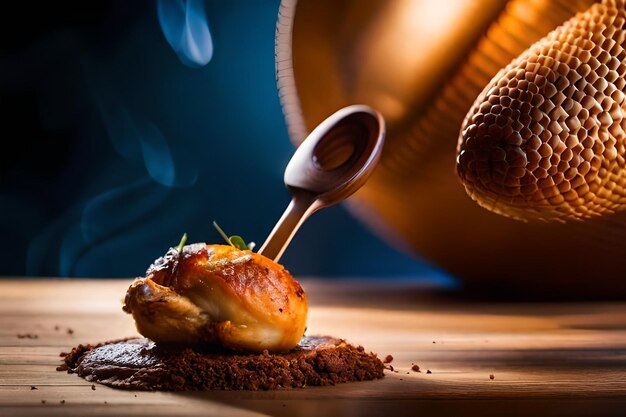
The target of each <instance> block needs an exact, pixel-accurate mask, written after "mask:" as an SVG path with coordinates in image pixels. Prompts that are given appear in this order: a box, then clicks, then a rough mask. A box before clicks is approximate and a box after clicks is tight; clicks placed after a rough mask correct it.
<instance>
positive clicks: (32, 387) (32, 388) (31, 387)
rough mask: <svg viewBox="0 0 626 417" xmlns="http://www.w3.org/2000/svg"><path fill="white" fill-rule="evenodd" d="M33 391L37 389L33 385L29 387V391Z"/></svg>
mask: <svg viewBox="0 0 626 417" xmlns="http://www.w3.org/2000/svg"><path fill="white" fill-rule="evenodd" d="M34 389H38V388H37V387H36V386H34V385H31V386H30V390H31V391H32V390H34Z"/></svg>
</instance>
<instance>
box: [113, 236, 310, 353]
mask: <svg viewBox="0 0 626 417" xmlns="http://www.w3.org/2000/svg"><path fill="white" fill-rule="evenodd" d="M124 310H125V311H126V312H128V313H131V314H132V315H133V318H134V319H135V322H136V325H137V330H138V331H139V332H140V333H141V334H143V335H144V336H146V337H148V338H150V339H152V340H154V341H156V342H168V343H185V344H195V343H202V344H213V345H221V346H224V347H226V348H229V349H233V350H238V351H251V352H262V351H263V350H265V349H267V350H269V351H272V352H284V351H288V350H290V349H292V348H293V347H294V346H296V344H297V343H298V341H299V340H300V338H301V337H302V335H303V334H304V329H305V326H306V317H307V300H306V295H305V293H304V291H303V290H302V287H300V284H298V282H297V281H296V280H295V279H294V278H293V277H292V276H291V274H290V273H289V272H288V271H287V270H285V268H283V266H281V265H279V264H277V263H275V262H273V261H272V260H270V259H268V258H265V257H264V256H262V255H259V254H257V253H254V252H251V251H247V250H245V251H242V250H238V249H236V248H234V247H232V246H225V245H206V244H204V243H198V244H193V245H187V246H185V247H184V248H183V250H182V253H179V252H178V250H176V249H174V248H171V249H170V250H169V251H168V252H167V253H166V254H165V256H163V257H161V258H159V259H157V260H156V261H155V262H154V263H153V264H152V265H151V266H150V267H149V268H148V270H147V272H146V277H145V278H137V279H136V280H135V281H134V282H133V284H132V285H131V286H130V288H129V289H128V292H127V293H126V298H125V305H124Z"/></svg>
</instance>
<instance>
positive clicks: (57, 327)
mask: <svg viewBox="0 0 626 417" xmlns="http://www.w3.org/2000/svg"><path fill="white" fill-rule="evenodd" d="M60 329H61V328H60V327H59V325H58V324H57V325H56V326H54V330H56V331H57V332H58V331H59V330H60Z"/></svg>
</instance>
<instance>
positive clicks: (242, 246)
mask: <svg viewBox="0 0 626 417" xmlns="http://www.w3.org/2000/svg"><path fill="white" fill-rule="evenodd" d="M213 227H215V229H216V230H217V231H218V233H219V234H220V235H221V236H222V237H223V238H224V240H225V241H226V243H228V244H229V245H230V246H232V247H234V248H237V249H239V250H252V248H254V242H250V244H249V245H247V244H246V241H245V240H243V238H242V237H241V236H237V235H234V236H231V237H228V236H227V235H226V233H224V231H223V230H222V228H221V227H219V225H218V224H217V222H215V221H214V222H213Z"/></svg>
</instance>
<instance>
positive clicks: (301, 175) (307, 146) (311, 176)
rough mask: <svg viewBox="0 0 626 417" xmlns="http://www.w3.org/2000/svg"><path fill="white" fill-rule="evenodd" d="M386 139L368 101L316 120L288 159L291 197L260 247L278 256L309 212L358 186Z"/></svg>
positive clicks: (272, 256)
mask: <svg viewBox="0 0 626 417" xmlns="http://www.w3.org/2000/svg"><path fill="white" fill-rule="evenodd" d="M384 140H385V121H384V119H383V117H382V115H381V114H380V113H378V112H377V111H376V110H374V109H372V108H370V107H368V106H364V105H353V106H348V107H344V108H342V109H341V110H339V111H337V112H336V113H334V114H333V115H332V116H330V117H328V118H327V119H326V120H324V121H323V122H322V123H320V124H319V125H318V126H317V127H316V128H315V129H314V130H313V132H311V134H310V135H309V136H307V138H306V139H305V140H304V141H303V142H302V144H301V145H300V146H299V147H298V149H297V150H296V152H295V153H294V155H293V157H292V158H291V160H290V161H289V164H287V168H286V169H285V185H286V186H287V188H288V189H289V191H291V195H292V199H291V203H289V206H288V207H287V209H286V210H285V212H284V213H283V215H282V217H281V218H280V220H278V223H276V226H274V230H272V232H271V233H270V235H269V236H268V237H267V239H266V240H265V243H263V246H261V249H259V253H260V254H261V255H264V256H265V257H267V258H270V259H273V260H274V261H276V262H278V260H279V259H280V257H281V256H282V254H283V252H284V251H285V249H286V248H287V245H289V242H290V241H291V239H292V238H293V236H294V235H295V234H296V231H297V230H298V228H299V227H300V226H301V225H302V223H304V221H305V220H306V219H307V218H308V217H309V216H310V215H311V214H313V213H315V212H316V211H317V210H319V209H321V208H324V207H328V206H331V205H333V204H336V203H339V202H340V201H342V200H344V199H346V198H348V197H349V196H350V195H352V194H353V193H354V192H355V191H356V190H358V189H359V188H361V186H362V185H363V184H365V181H366V180H367V178H368V177H369V176H370V174H371V173H372V171H373V170H374V168H375V167H376V164H377V163H378V160H379V159H380V153H381V151H382V148H383V143H384Z"/></svg>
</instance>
